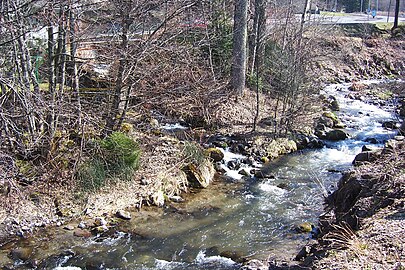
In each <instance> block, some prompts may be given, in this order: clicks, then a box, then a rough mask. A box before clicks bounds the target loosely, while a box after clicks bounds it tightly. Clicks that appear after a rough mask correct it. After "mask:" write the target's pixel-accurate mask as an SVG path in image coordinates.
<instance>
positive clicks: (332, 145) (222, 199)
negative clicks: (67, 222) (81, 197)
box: [46, 84, 394, 269]
mask: <svg viewBox="0 0 405 270" xmlns="http://www.w3.org/2000/svg"><path fill="white" fill-rule="evenodd" d="M348 87H349V84H347V85H346V84H345V85H330V86H328V87H327V88H326V89H325V90H324V91H325V93H326V94H328V95H333V96H335V97H336V98H337V99H338V101H339V104H340V107H341V111H340V112H339V115H340V118H341V119H342V120H343V122H344V123H345V124H346V125H347V126H348V128H347V131H348V132H349V133H350V134H351V138H350V139H347V140H345V141H340V142H327V143H326V147H324V148H323V149H317V150H305V151H302V152H299V153H296V154H292V155H288V156H284V157H282V158H280V159H278V160H277V161H275V162H272V163H271V164H270V165H268V166H267V167H266V168H265V170H267V171H270V172H271V174H272V177H270V178H268V179H264V180H257V179H256V180H255V179H245V180H243V179H241V177H240V176H238V175H237V173H236V172H235V171H231V170H228V171H227V175H228V176H230V178H227V180H217V181H215V182H214V184H213V185H211V186H210V187H209V188H207V189H203V190H201V191H199V192H197V193H195V194H192V195H191V197H190V199H188V200H187V202H186V203H177V204H175V203H173V204H172V205H171V206H168V207H166V208H164V209H153V210H151V211H142V212H139V214H137V217H135V218H133V219H132V220H131V221H129V222H128V223H126V224H125V226H123V227H121V228H120V231H119V232H116V233H115V234H114V235H110V236H108V237H94V238H92V239H90V240H86V241H84V242H82V243H80V244H75V245H72V244H71V243H70V244H69V243H66V244H65V245H63V244H60V245H61V246H60V247H59V248H60V249H61V250H62V251H65V253H64V254H63V255H60V254H58V256H54V257H53V258H51V259H49V260H48V263H47V265H46V268H48V269H54V268H55V267H60V268H58V269H69V267H70V269H239V268H240V261H239V259H240V258H260V259H266V258H267V257H268V256H269V255H270V256H274V257H283V258H293V256H294V254H296V253H297V251H298V249H299V247H300V246H302V245H304V244H305V241H307V240H308V239H309V238H310V237H311V235H310V234H299V233H297V232H295V231H294V227H296V226H297V225H298V224H300V223H302V222H311V223H313V224H316V223H317V217H318V216H319V214H320V213H321V212H322V210H323V202H324V196H325V195H327V194H328V193H330V192H331V191H333V190H334V189H335V187H336V184H337V181H338V179H339V178H340V177H341V172H342V171H344V170H347V169H349V168H350V167H351V162H352V161H353V159H354V157H355V155H356V154H357V153H359V152H360V151H361V147H362V146H363V145H365V144H367V143H366V142H365V139H367V138H369V137H372V138H375V139H377V140H378V141H379V142H380V143H383V142H384V140H386V139H388V138H390V137H391V136H393V135H394V132H392V131H388V130H386V129H383V128H382V127H381V126H382V125H381V123H382V122H383V121H387V120H392V119H394V115H393V114H392V113H389V112H386V111H384V110H382V109H379V108H378V107H376V106H374V105H368V104H365V103H363V102H361V101H355V100H350V99H348V98H345V95H346V94H347V91H348ZM238 158H241V156H239V155H235V154H232V153H230V152H226V159H228V160H229V159H238ZM66 251H68V252H66ZM230 258H232V259H230ZM73 267H78V268H73ZM92 267H93V268H92Z"/></svg>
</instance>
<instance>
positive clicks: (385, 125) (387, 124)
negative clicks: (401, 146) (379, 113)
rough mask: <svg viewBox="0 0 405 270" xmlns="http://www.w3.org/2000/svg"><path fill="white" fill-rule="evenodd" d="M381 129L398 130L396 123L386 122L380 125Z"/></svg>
mask: <svg viewBox="0 0 405 270" xmlns="http://www.w3.org/2000/svg"><path fill="white" fill-rule="evenodd" d="M382 126H383V128H387V129H397V128H398V123H397V122H395V121H386V122H384V123H382Z"/></svg>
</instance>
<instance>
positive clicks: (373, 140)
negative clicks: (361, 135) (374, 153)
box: [364, 138, 378, 144]
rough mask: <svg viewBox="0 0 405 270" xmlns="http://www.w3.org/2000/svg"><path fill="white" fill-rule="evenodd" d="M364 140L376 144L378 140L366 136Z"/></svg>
mask: <svg viewBox="0 0 405 270" xmlns="http://www.w3.org/2000/svg"><path fill="white" fill-rule="evenodd" d="M364 141H365V142H368V143H372V144H378V140H377V139H376V138H366V139H365V140H364Z"/></svg>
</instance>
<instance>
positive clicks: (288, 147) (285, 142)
mask: <svg viewBox="0 0 405 270" xmlns="http://www.w3.org/2000/svg"><path fill="white" fill-rule="evenodd" d="M297 149H298V147H297V144H296V142H295V141H293V140H289V139H287V138H278V139H276V140H273V141H272V142H271V143H270V144H269V145H268V146H267V147H266V152H267V157H268V158H269V159H275V158H278V157H279V156H280V155H285V154H289V153H292V152H295V151H297Z"/></svg>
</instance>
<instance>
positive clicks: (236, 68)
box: [231, 0, 248, 94]
mask: <svg viewBox="0 0 405 270" xmlns="http://www.w3.org/2000/svg"><path fill="white" fill-rule="evenodd" d="M247 10H248V1H247V0H236V1H235V14H234V24H233V31H234V32H233V48H232V72H231V73H232V74H231V86H232V88H233V90H234V91H235V93H237V94H242V93H243V90H244V88H245V82H246V51H247V48H246V41H247Z"/></svg>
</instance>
